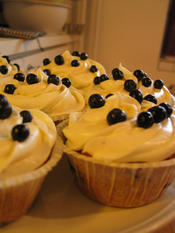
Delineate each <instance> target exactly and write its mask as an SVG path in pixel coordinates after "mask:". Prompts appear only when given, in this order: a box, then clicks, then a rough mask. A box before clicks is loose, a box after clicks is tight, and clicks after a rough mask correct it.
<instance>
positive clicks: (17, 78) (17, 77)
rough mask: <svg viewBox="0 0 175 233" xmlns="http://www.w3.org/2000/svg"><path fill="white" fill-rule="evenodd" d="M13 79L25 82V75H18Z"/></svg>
mask: <svg viewBox="0 0 175 233" xmlns="http://www.w3.org/2000/svg"><path fill="white" fill-rule="evenodd" d="M13 78H14V79H16V80H18V81H19V82H24V80H25V75H24V74H23V73H16V74H15V75H14V77H13Z"/></svg>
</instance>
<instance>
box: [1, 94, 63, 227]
mask: <svg viewBox="0 0 175 233" xmlns="http://www.w3.org/2000/svg"><path fill="white" fill-rule="evenodd" d="M0 135H1V137H0V145H1V146H0V148H1V149H0V150H1V156H0V190H1V192H0V209H1V211H0V225H1V224H4V223H8V222H11V221H13V220H15V219H17V218H18V217H20V216H22V215H23V214H25V213H26V211H27V210H28V209H29V207H30V206H31V204H32V202H33V201H34V199H35V197H36V195H37V193H38V192H39V190H40V188H41V185H42V183H43V181H44V178H45V176H46V175H47V173H48V172H49V170H51V169H52V167H53V166H54V165H56V163H57V162H58V160H59V159H60V157H61V149H62V148H61V147H59V145H58V144H57V143H56V144H55V142H56V128H55V125H54V123H53V121H52V120H51V119H50V118H49V117H48V116H47V115H46V114H45V113H43V112H41V111H39V110H31V111H27V110H20V109H19V108H16V107H14V106H11V105H10V104H9V103H8V101H7V99H6V97H5V96H3V95H0Z"/></svg>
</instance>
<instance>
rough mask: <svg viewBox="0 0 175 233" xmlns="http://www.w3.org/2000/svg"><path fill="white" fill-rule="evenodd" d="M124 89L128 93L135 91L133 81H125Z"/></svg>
mask: <svg viewBox="0 0 175 233" xmlns="http://www.w3.org/2000/svg"><path fill="white" fill-rule="evenodd" d="M124 88H125V90H126V91H129V92H131V91H133V90H135V89H136V83H135V81H134V80H132V79H128V80H126V81H125V84H124Z"/></svg>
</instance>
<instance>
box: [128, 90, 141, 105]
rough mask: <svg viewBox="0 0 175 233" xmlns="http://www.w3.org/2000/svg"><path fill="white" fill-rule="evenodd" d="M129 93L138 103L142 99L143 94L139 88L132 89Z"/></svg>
mask: <svg viewBox="0 0 175 233" xmlns="http://www.w3.org/2000/svg"><path fill="white" fill-rule="evenodd" d="M129 95H130V96H131V97H133V98H135V99H136V100H137V101H138V102H139V103H140V104H141V103H142V101H143V95H142V92H141V91H140V90H133V91H131V92H130V93H129Z"/></svg>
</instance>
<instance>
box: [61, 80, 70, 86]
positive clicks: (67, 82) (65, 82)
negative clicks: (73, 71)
mask: <svg viewBox="0 0 175 233" xmlns="http://www.w3.org/2000/svg"><path fill="white" fill-rule="evenodd" d="M61 82H62V84H63V85H65V86H66V87H67V88H69V87H70V86H71V80H70V79H69V78H63V79H62V80H61Z"/></svg>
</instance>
